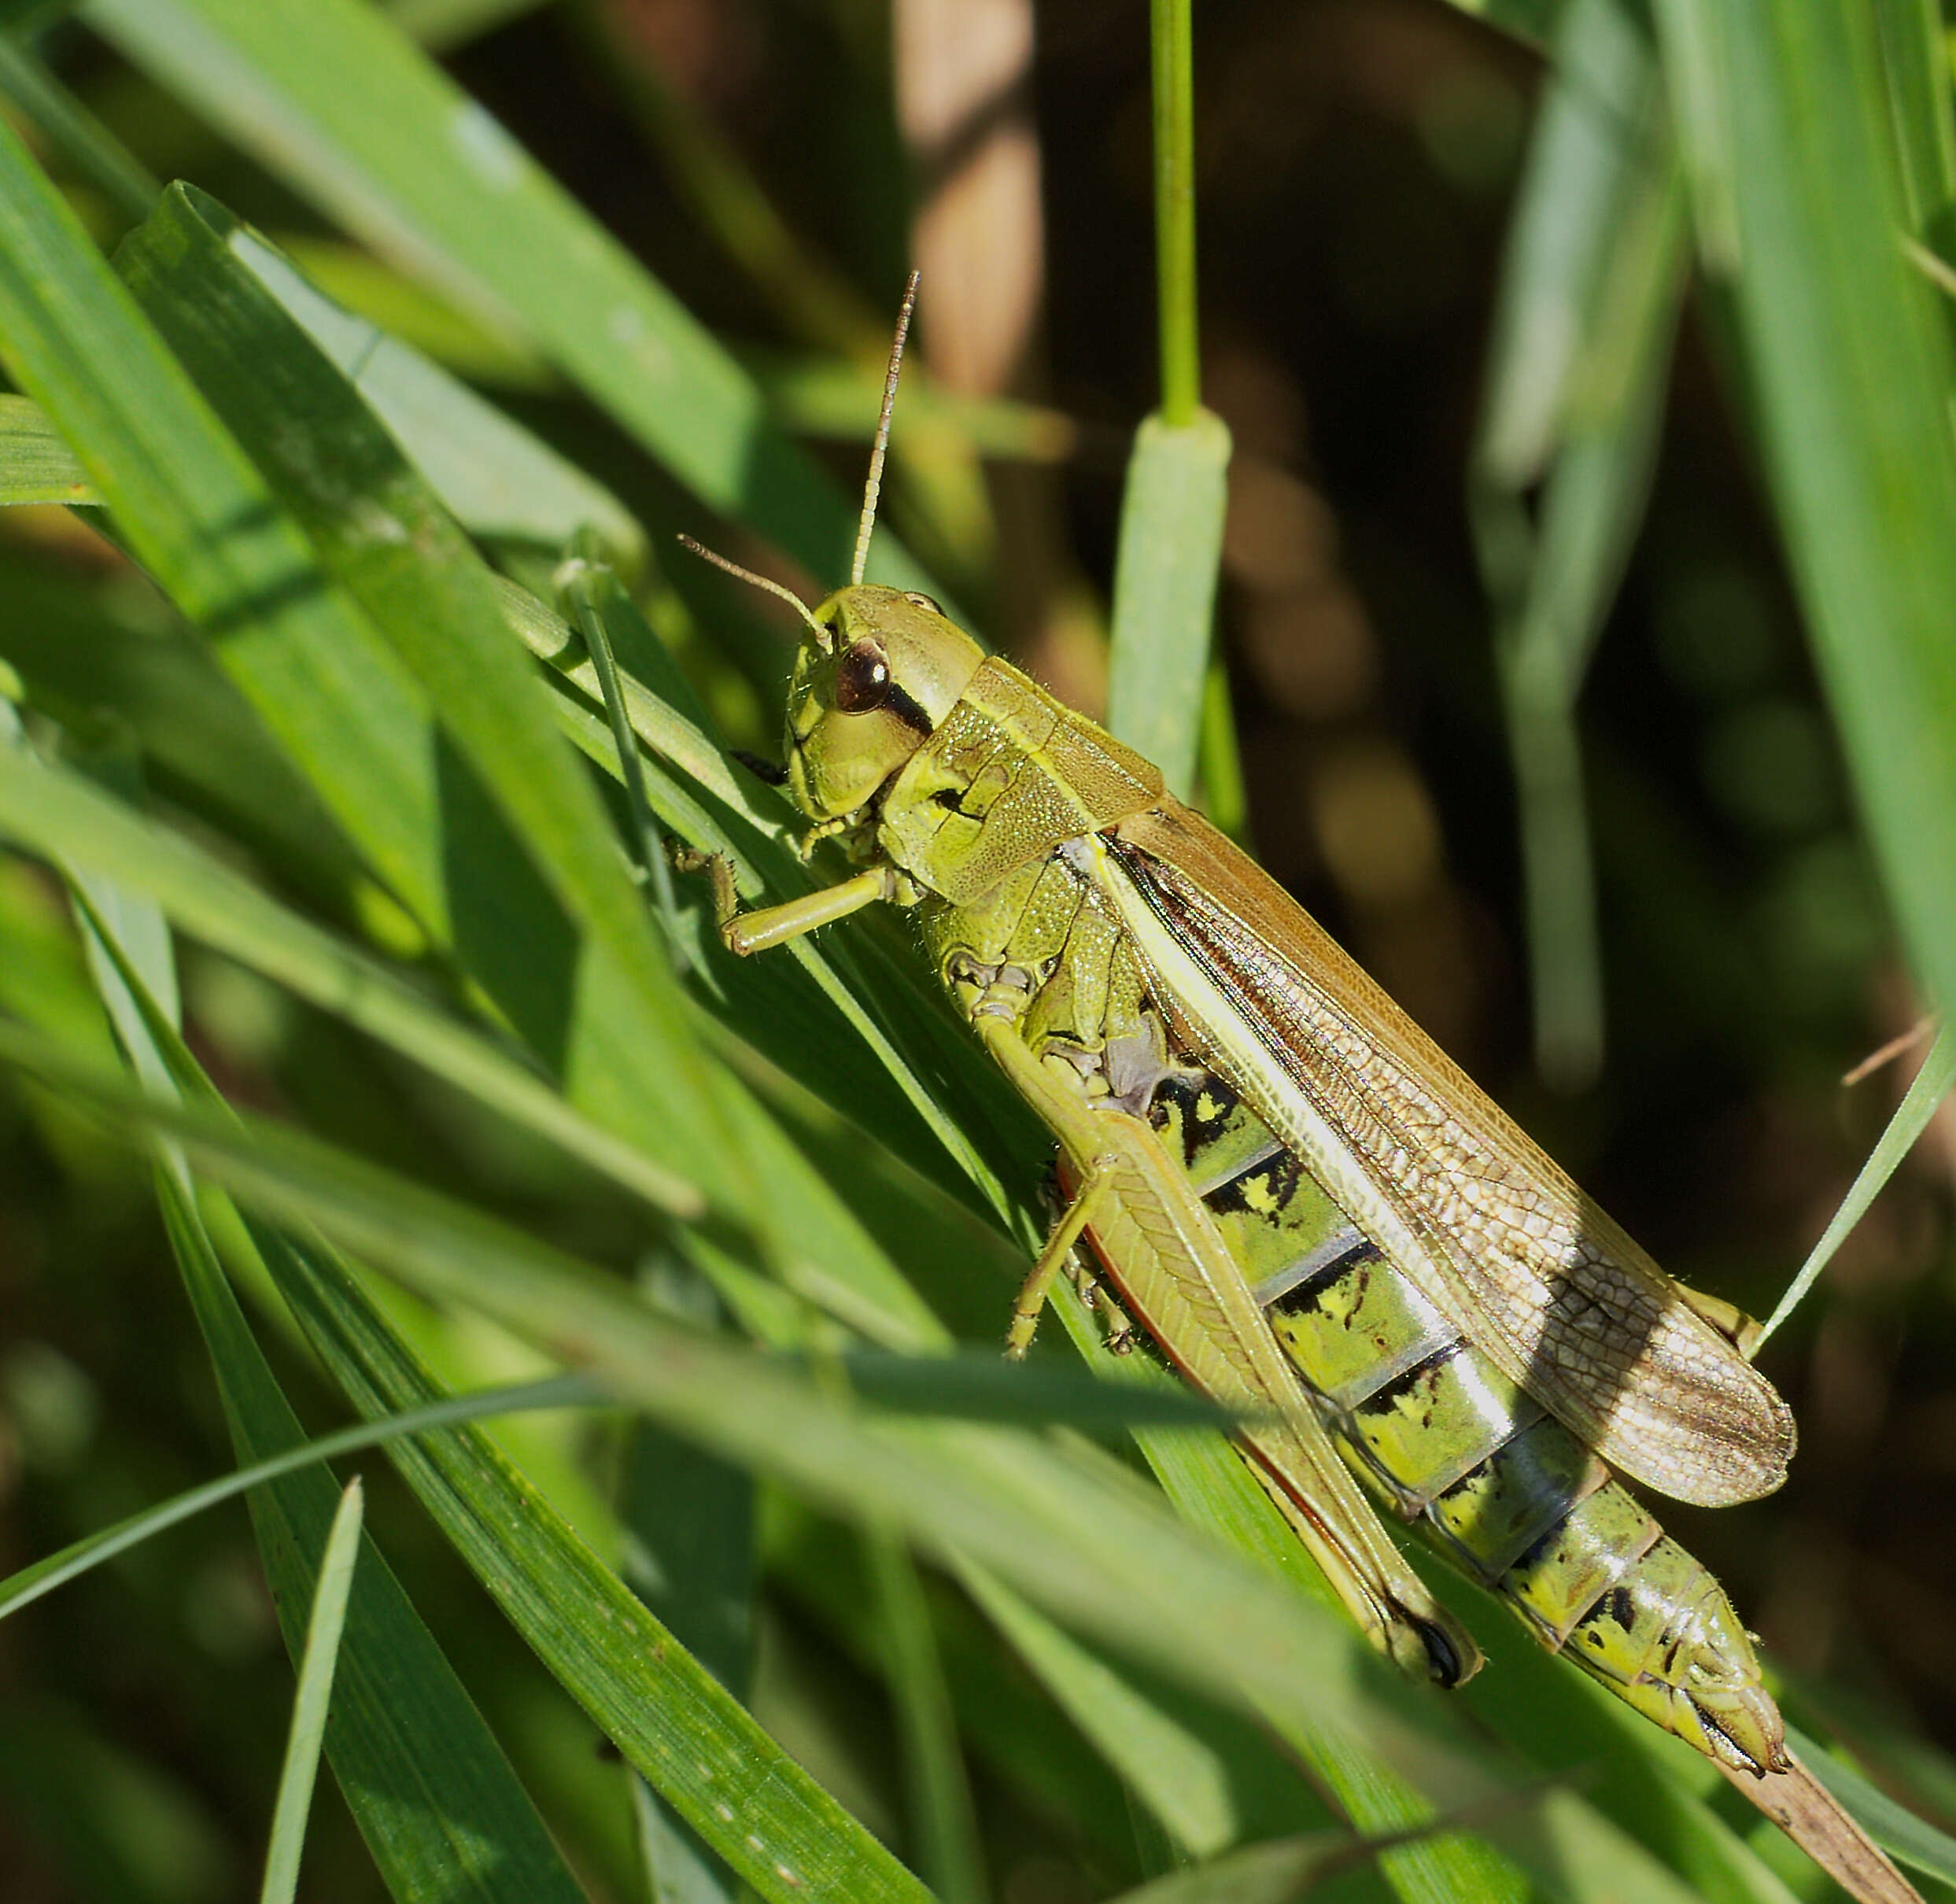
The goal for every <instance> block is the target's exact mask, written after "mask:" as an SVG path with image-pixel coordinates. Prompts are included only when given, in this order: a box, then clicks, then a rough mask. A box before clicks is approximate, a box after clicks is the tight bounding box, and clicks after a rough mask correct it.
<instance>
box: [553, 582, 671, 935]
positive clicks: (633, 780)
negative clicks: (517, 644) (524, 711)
mask: <svg viewBox="0 0 1956 1904" xmlns="http://www.w3.org/2000/svg"><path fill="white" fill-rule="evenodd" d="M595 554H596V552H595V550H593V556H594V557H595ZM607 585H608V587H607ZM616 586H617V582H616V578H615V577H613V576H612V575H611V571H610V570H609V569H608V568H606V567H604V566H603V564H602V563H596V564H595V565H594V562H593V560H588V559H585V558H584V557H582V556H578V557H576V558H574V559H573V560H572V562H571V563H568V564H567V567H566V572H565V573H564V574H563V579H562V581H561V583H560V587H561V589H562V592H563V600H564V601H565V603H566V604H567V607H569V608H570V615H571V619H572V620H573V621H574V622H575V623H576V624H577V629H578V633H579V634H581V636H583V637H584V645H585V652H586V653H587V654H589V656H590V657H591V666H592V670H594V672H595V673H596V675H597V677H598V688H599V692H600V694H601V695H602V696H603V701H604V716H605V718H606V719H607V721H610V722H611V740H612V742H613V744H614V746H615V747H616V748H617V750H618V773H619V777H620V778H621V779H622V780H623V782H624V785H625V803H626V811H627V813H628V814H629V817H630V821H631V825H632V833H633V838H634V839H635V841H636V843H637V865H636V866H635V868H634V871H635V872H636V873H637V876H638V878H639V880H640V881H641V883H642V884H644V886H645V887H648V889H649V891H651V895H652V902H653V905H654V906H655V909H656V910H657V913H658V915H659V924H660V925H661V926H662V928H664V931H665V934H666V950H667V951H668V952H669V953H670V955H671V958H672V961H673V965H674V968H675V969H677V971H678V972H681V973H682V974H683V973H684V972H685V971H686V970H687V969H688V967H689V966H690V965H691V964H692V955H691V954H689V953H688V950H687V949H686V943H685V936H684V934H683V932H682V929H681V925H680V922H679V913H678V907H677V903H676V902H675V901H674V897H673V876H672V869H671V867H670V866H669V865H667V864H666V843H665V841H664V840H663V839H662V838H661V837H660V836H659V828H658V827H657V825H655V824H654V822H653V820H652V814H651V808H650V806H648V805H647V803H646V799H645V767H644V762H643V761H642V760H641V759H640V758H639V751H638V742H637V739H636V738H635V737H634V736H633V732H632V718H631V714H630V712H629V710H628V709H627V708H626V705H625V690H624V688H622V686H621V685H620V684H619V679H618V662H616V660H615V659H613V656H612V654H611V636H610V634H609V633H607V630H606V627H605V622H604V613H603V595H604V594H605V593H608V592H610V590H611V589H615V588H616Z"/></svg>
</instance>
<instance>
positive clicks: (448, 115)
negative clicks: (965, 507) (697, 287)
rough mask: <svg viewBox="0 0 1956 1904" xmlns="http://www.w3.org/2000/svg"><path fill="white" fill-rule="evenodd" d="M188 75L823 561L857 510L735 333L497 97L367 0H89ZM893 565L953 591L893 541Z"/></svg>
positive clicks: (198, 98)
mask: <svg viewBox="0 0 1956 1904" xmlns="http://www.w3.org/2000/svg"><path fill="white" fill-rule="evenodd" d="M83 11H84V17H85V18H87V20H88V21H89V22H90V24H91V25H93V26H94V27H95V28H98V30H99V31H101V32H102V33H104V34H105V35H106V36H107V37H108V38H109V39H110V40H112V41H113V42H114V43H115V44H116V46H118V47H119V48H120V50H122V51H123V52H124V54H126V55H127V57H129V58H131V60H133V61H135V62H136V63H137V64H138V65H141V66H142V67H144V68H146V69H147V70H148V71H149V72H151V73H153V75H154V76H156V77H157V79H159V80H160V81H161V83H163V84H164V86H165V87H167V88H168V90H171V91H172V92H173V93H175V94H176V95H177V96H178V97H179V98H183V99H184V100H186V101H189V102H190V103H191V104H192V105H194V107H195V108H196V109H197V110H199V111H200V112H201V113H203V114H204V115H205V116H206V117H207V118H208V119H209V120H210V121H211V123H212V124H214V125H216V126H217V127H219V128H220V129H221V130H222V131H224V132H225V133H227V135H229V136H230V137H231V138H234V140H236V141H237V142H238V143H239V144H240V145H242V146H244V147H245V149H248V150H249V151H252V152H254V153H256V154H257V155H258V156H259V157H260V158H262V159H263V161H264V163H265V164H267V165H268V167H269V168H271V170H272V171H273V172H276V173H278V174H279V175H282V176H283V177H285V178H286V179H288V180H289V181H290V183H292V185H293V186H294V188H295V189H296V190H298V191H299V192H300V193H301V194H302V195H304V196H305V197H309V198H311V199H312V200H313V201H315V202H316V203H317V204H319V205H320V206H321V207H322V208H323V209H324V210H325V211H326V212H327V214H328V215H329V216H331V217H333V218H334V219H336V220H339V221H341V222H342V223H345V226H346V227H348V228H349V230H351V231H354V232H356V233H357V234H359V235H360V236H361V237H363V238H365V239H366V240H367V242H369V243H370V244H371V245H373V247H374V248H375V249H376V250H377V251H379V252H380V253H382V255H383V256H388V257H389V258H392V259H393V260H395V261H396V262H397V263H398V264H400V265H401V266H402V268H404V269H406V270H408V271H411V272H412V273H414V274H416V275H420V276H423V277H424V278H426V279H427V280H428V282H430V283H431V284H433V285H434V286H436V287H437V289H439V290H441V291H442V292H444V293H445V294H446V295H447V296H448V297H451V298H452V300H453V301H455V302H456V303H457V304H459V305H460V306H461V307H462V308H464V309H467V310H470V311H472V312H475V313H477V314H478V315H480V316H482V318H483V319H485V321H486V322H488V323H490V324H492V325H493V326H495V327H498V328H503V329H514V330H516V331H517V332H518V333H519V334H521V335H522V337H524V338H526V340H527V341H530V342H532V343H533V344H534V345H536V347H537V349H539V350H540V351H541V352H542V353H543V354H544V356H547V357H548V359H549V360H551V361H552V362H553V363H555V364H556V365H557V366H558V367H559V368H560V369H561V370H562V371H563V372H564V374H565V375H567V376H568V377H569V378H570V379H571V380H572V381H573V382H575V383H577V384H578V385H579V386H581V387H582V388H583V389H585V391H586V392H587V393H588V394H589V396H590V397H592V400H594V401H596V403H597V404H599V406H600V408H602V409H603V410H604V411H605V412H606V413H607V415H610V416H611V417H612V418H613V419H614V420H615V421H617V422H618V423H619V424H620V425H621V426H622V427H623V428H624V429H625V430H627V431H629V433H630V434H633V436H635V437H637V439H638V440H639V441H640V442H641V443H643V444H644V446H645V447H646V448H648V450H650V451H651V453H652V455H653V456H655V457H656V458H658V459H659V461H660V462H661V463H662V464H664V465H665V467H666V468H667V469H668V470H670V471H671V472H672V474H674V476H675V477H676V478H677V479H678V480H679V482H681V483H682V484H684V485H685V486H686V487H687V488H688V489H691V490H692V493H694V494H695V495H696V496H699V498H700V500H702V501H703V503H705V504H707V506H708V507H711V508H714V509H716V510H718V511H722V512H725V513H727V514H729V515H739V516H740V517H741V518H743V519H744V520H745V521H747V522H749V523H751V525H752V526H753V527H754V528H755V530H758V532H759V533H761V534H762V535H764V536H766V537H769V539H770V540H772V541H775V542H777V543H778V544H780V545H781V548H784V549H785V550H786V551H787V552H788V553H789V554H790V555H793V556H794V557H795V559H797V560H798V561H799V562H800V563H803V565H804V566H805V567H806V568H807V570H809V571H810V573H811V574H814V575H817V576H822V577H840V576H842V575H843V574H846V573H847V563H848V554H849V551H850V549H851V547H852V546H853V544H854V530H855V511H854V508H853V507H852V506H851V505H850V504H847V503H845V502H844V501H843V500H842V498H841V497H840V496H839V495H838V494H837V493H836V490H835V489H834V488H833V486H832V485H831V484H830V483H829V481H828V479H827V478H825V476H823V475H822V474H821V473H820V471H819V470H817V468H816V467H815V466H814V463H812V462H811V461H810V459H809V458H808V457H807V456H806V455H805V453H804V452H803V451H801V450H800V449H799V448H797V447H796V446H795V445H793V444H792V443H790V442H789V441H788V439H787V438H786V437H783V436H782V435H781V434H780V432H779V431H778V430H776V429H775V428H774V427H773V425H772V424H770V423H769V421H768V419H767V417H766V411H765V407H764V405H763V404H762V400H761V398H760V396H759V393H758V392H757V391H756V390H755V388H754V386H753V385H752V383H751V382H750V381H749V380H748V379H747V377H746V376H745V375H744V374H743V373H742V372H741V371H740V368H739V367H738V366H737V365H736V363H734V361H733V359H732V358H731V357H729V356H728V355H727V354H726V353H725V352H724V351H723V350H722V349H721V348H720V346H719V345H718V343H716V342H715V341H714V339H713V338H711V337H710V335H709V334H707V332H706V331H705V330H703V328H702V327H700V326H699V325H698V324H697V323H695V322H694V321H693V319H692V318H691V317H690V316H689V315H688V314H687V313H686V312H685V310H683V309H682V308H681V307H680V305H679V304H677V302H676V301H674V299H673V297H671V296H670V293H667V292H666V290H664V289H663V288H662V286H659V285H658V284H657V283H655V282H654V281H653V280H652V279H651V278H650V277H648V275H646V273H645V272H644V271H643V270H641V269H640V268H639V267H638V265H637V264H635V263H634V262H633V260H631V259H630V258H629V256H627V255H626V253H625V252H624V251H623V249H622V248H621V247H620V246H619V245H618V244H617V243H616V242H614V240H612V239H611V237H610V236H609V235H608V234H607V233H606V232H605V231H603V229H602V228H601V227H600V226H599V225H598V224H597V223H596V221H595V220H592V218H591V217H590V216H589V215H588V214H587V213H586V212H584V210H583V209H582V208H581V207H580V206H578V205H577V204H575V203H574V201H572V200H571V199H570V197H569V196H568V195H567V194H565V193H564V192H563V190H561V189H560V188H559V186H557V185H556V184H555V182H554V181H552V179H549V178H548V176H547V175H545V174H544V172H543V171H542V169H541V168H540V167H538V166H537V164H535V163H534V162H533V161H532V160H531V159H530V156H529V155H528V154H527V153H526V152H525V151H524V150H523V149H522V147H521V146H519V145H518V144H517V143H516V142H515V140H514V139H512V138H511V137H510V135H508V133H507V132H506V131H504V128H503V127H501V126H500V125H499V124H497V123H496V120H493V118H492V117H491V116H489V113H487V112H486V111H485V109H483V108H482V106H481V105H478V104H476V103H475V102H474V101H473V100H471V99H470V98H468V97H467V94H464V93H463V92H462V91H461V90H459V88H458V87H456V86H455V85H454V84H453V83H452V82H451V81H450V80H449V79H448V78H447V76H445V74H443V73H442V72H441V70H440V69H439V68H437V66H435V65H434V64H433V62H432V61H430V60H429V59H428V58H427V57H426V56H425V55H424V54H422V53H421V52H420V50H419V49H418V48H416V47H415V46H413V45H412V44H411V42H409V41H408V40H407V39H405V38H404V37H403V36H402V35H400V33H399V32H398V31H397V30H396V29H395V28H393V27H392V26H391V25H389V23H388V22H387V21H386V20H385V19H384V18H383V17H382V15H381V14H380V13H378V12H377V11H375V9H371V8H370V7H364V6H360V5H358V4H356V0H90V4H89V5H88V6H87V7H86V8H85V9H83ZM877 553H878V558H879V567H880V569H881V570H883V571H884V574H886V576H887V577H888V578H889V579H891V580H893V581H897V583H898V585H899V586H902V587H905V588H913V589H926V590H930V589H932V586H933V585H932V583H931V581H930V580H929V578H928V577H926V576H924V575H923V574H921V571H919V570H917V566H916V565H915V564H914V563H910V562H909V561H908V559H906V558H905V557H904V556H903V555H902V553H901V552H900V550H899V548H897V545H896V544H895V542H894V541H891V540H889V539H888V538H880V539H879V541H878V545H877Z"/></svg>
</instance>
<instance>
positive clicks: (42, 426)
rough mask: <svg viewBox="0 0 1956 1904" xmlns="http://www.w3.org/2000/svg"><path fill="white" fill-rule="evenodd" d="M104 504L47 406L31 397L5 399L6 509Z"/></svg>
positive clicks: (1, 488) (2, 490)
mask: <svg viewBox="0 0 1956 1904" xmlns="http://www.w3.org/2000/svg"><path fill="white" fill-rule="evenodd" d="M100 501H101V497H100V496H98V495H97V494H96V493H95V490H94V485H92V484H91V483H90V482H89V480H88V472H87V470H84V469H83V467H82V466H81V464H80V463H78V462H77V461H76V459H75V452H73V451H72V450H71V449H70V448H68V445H66V444H65V443H64V442H63V441H61V436H60V434H59V433H58V432H57V430H55V428H54V425H53V424H51V423H50V422H49V421H48V420H47V415H46V412H45V411H43V410H42V408H41V406H40V405H39V404H37V403H36V402H35V400H33V398H32V397H12V396H5V395H0V507H6V505H7V504H12V503H66V504H69V505H71V506H72V507H80V506H83V505H86V504H91V503H99V502H100Z"/></svg>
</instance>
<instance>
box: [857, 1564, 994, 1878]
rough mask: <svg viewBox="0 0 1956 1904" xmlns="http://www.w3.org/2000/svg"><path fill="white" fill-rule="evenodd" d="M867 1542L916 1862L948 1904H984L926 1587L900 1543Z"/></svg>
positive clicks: (980, 1859) (972, 1814)
mask: <svg viewBox="0 0 1956 1904" xmlns="http://www.w3.org/2000/svg"><path fill="white" fill-rule="evenodd" d="M863 1542H864V1546H865V1550H866V1554H867V1558H868V1561H869V1580H870V1586H871V1592H872V1595H873V1604H874V1607H875V1612H876V1624H877V1629H878V1631H879V1633H880V1637H881V1640H882V1642H883V1653H884V1675H885V1680H886V1683H887V1684H888V1687H889V1691H890V1696H891V1699H892V1701H893V1702H894V1703H895V1707H896V1720H897V1734H898V1737H899V1741H900V1743H901V1746H902V1754H903V1773H904V1778H903V1783H904V1789H905V1792H906V1795H907V1797H908V1799H909V1803H910V1820H911V1828H912V1829H913V1832H915V1833H916V1836H917V1850H918V1856H917V1862H918V1863H919V1864H920V1865H921V1866H922V1867H923V1870H924V1876H925V1877H926V1879H927V1880H928V1882H929V1884H930V1885H931V1887H932V1890H934V1891H936V1893H937V1895H939V1897H940V1898H943V1899H945V1900H946V1904H984V1900H985V1899H986V1898H987V1897H988V1896H989V1895H990V1893H991V1886H990V1884H988V1883H987V1879H986V1876H985V1865H984V1853H983V1851H982V1850H981V1848H980V1840H979V1836H978V1825H977V1817H976V1811H975V1810H974V1808H973V1806H972V1796H971V1786H970V1784H969V1780H967V1779H966V1777H965V1762H964V1754H963V1752H962V1751H961V1749H960V1747H959V1744H958V1719H957V1714H956V1713H955V1712H954V1710H953V1709H952V1707H951V1703H950V1691H949V1688H947V1686H946V1684H945V1683H944V1671H943V1662H941V1661H940V1660H939V1657H938V1651H937V1636H936V1631H935V1630H934V1629H933V1627H932V1622H931V1610H930V1604H929V1602H928V1600H925V1598H924V1586H923V1582H922V1581H921V1580H920V1579H919V1578H918V1577H917V1566H916V1563H915V1562H914V1561H913V1560H912V1559H911V1558H910V1552H909V1550H908V1549H907V1548H906V1547H905V1546H904V1545H903V1544H902V1541H901V1540H899V1539H898V1538H896V1537H894V1536H892V1535H890V1534H888V1533H884V1532H883V1531H882V1530H880V1529H876V1528H872V1529H869V1531H868V1532H867V1533H865V1535H864V1537H863Z"/></svg>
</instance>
